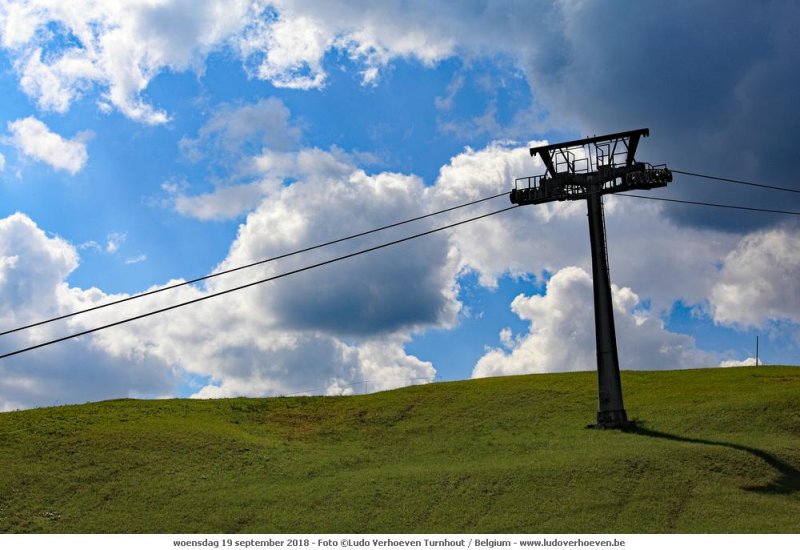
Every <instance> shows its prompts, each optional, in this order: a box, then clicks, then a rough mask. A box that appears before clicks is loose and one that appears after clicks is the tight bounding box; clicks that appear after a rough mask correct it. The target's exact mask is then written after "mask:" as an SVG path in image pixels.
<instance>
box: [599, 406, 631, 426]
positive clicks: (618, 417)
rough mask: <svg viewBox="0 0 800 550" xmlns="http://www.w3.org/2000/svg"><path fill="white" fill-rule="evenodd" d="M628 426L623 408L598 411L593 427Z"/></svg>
mask: <svg viewBox="0 0 800 550" xmlns="http://www.w3.org/2000/svg"><path fill="white" fill-rule="evenodd" d="M629 426H630V422H628V415H627V414H626V413H625V409H620V410H618V411H598V412H597V425H596V426H594V427H595V428H598V429H600V430H624V429H625V428H627V427H629Z"/></svg>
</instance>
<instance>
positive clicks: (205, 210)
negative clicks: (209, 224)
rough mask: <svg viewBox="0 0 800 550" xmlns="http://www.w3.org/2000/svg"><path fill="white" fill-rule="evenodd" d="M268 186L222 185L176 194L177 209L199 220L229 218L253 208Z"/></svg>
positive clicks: (254, 184)
mask: <svg viewBox="0 0 800 550" xmlns="http://www.w3.org/2000/svg"><path fill="white" fill-rule="evenodd" d="M267 190H268V188H265V186H264V185H262V184H259V183H253V184H244V185H235V186H233V187H221V188H219V189H216V190H215V191H213V192H210V193H204V194H202V195H184V194H177V195H175V196H174V206H175V211H176V212H178V213H179V214H183V215H184V216H189V217H191V218H196V219H198V220H206V221H208V220H227V219H233V218H237V217H239V216H240V215H242V214H243V213H245V212H248V211H250V210H253V209H254V208H256V206H258V204H259V203H260V202H261V198H262V197H263V196H264V195H265V194H266V192H267Z"/></svg>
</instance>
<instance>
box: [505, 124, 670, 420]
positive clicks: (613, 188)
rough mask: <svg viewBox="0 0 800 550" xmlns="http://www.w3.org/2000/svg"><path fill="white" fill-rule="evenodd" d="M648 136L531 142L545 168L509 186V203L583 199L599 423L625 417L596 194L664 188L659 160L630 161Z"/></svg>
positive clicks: (640, 133)
mask: <svg viewBox="0 0 800 550" xmlns="http://www.w3.org/2000/svg"><path fill="white" fill-rule="evenodd" d="M649 135H650V131H649V130H648V129H647V128H642V129H639V130H632V131H630V132H620V133H618V134H609V135H605V136H597V137H592V138H586V139H579V140H575V141H567V142H565V143H556V144H553V145H545V146H542V147H533V148H531V150H530V152H531V156H532V157H533V156H536V155H539V156H540V157H541V158H542V162H543V163H544V165H545V168H546V172H545V173H544V174H543V175H541V176H532V177H527V178H518V179H517V180H516V181H515V183H514V190H512V191H511V202H512V203H514V204H519V205H524V204H540V203H543V202H551V201H564V200H578V199H586V203H587V207H588V215H589V239H590V241H591V245H592V281H593V285H594V324H595V339H596V342H597V384H598V394H599V401H598V408H597V424H598V426H599V427H602V428H619V427H624V426H625V425H626V424H627V422H628V417H627V414H626V413H625V406H624V404H623V403H622V384H621V383H620V378H619V358H618V356H617V336H616V333H615V331H614V309H613V307H612V303H611V278H610V276H609V271H608V253H607V251H606V225H605V218H604V217H603V199H602V195H605V194H607V193H618V192H620V191H630V190H633V189H652V188H654V187H664V186H665V185H667V183H669V182H670V181H672V172H670V171H669V170H668V169H667V167H666V166H665V165H659V166H653V165H651V164H647V163H644V162H636V161H635V160H634V154H635V153H636V147H637V146H638V145H639V140H640V139H641V137H642V136H644V137H647V136H649Z"/></svg>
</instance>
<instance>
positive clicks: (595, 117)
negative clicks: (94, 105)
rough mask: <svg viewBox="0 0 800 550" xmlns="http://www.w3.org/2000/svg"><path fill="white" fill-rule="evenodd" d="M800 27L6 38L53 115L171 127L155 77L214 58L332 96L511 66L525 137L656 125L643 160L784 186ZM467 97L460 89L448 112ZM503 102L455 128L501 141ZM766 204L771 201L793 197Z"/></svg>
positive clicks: (409, 8)
mask: <svg viewBox="0 0 800 550" xmlns="http://www.w3.org/2000/svg"><path fill="white" fill-rule="evenodd" d="M509 14H513V17H511V18H509ZM798 17H800V5H798V4H797V3H796V2H791V1H779V2H771V3H769V4H768V5H767V6H762V5H761V4H759V3H753V2H734V3H732V4H731V5H729V6H727V9H726V10H725V13H723V14H720V13H719V9H718V6H717V5H716V4H715V3H714V2H707V1H700V2H692V3H690V4H687V3H659V2H638V3H636V5H633V6H631V5H628V4H627V3H619V2H617V3H614V2H612V3H611V5H610V6H609V5H608V3H607V2H547V1H543V0H541V1H529V2H522V3H520V2H516V1H513V0H508V1H506V2H492V3H490V4H489V5H482V6H477V5H476V6H463V5H460V4H449V3H443V4H435V5H434V4H431V3H430V2H425V1H411V2H380V3H375V2H365V1H358V2H355V1H352V0H348V1H346V2H333V1H327V0H326V1H320V0H303V1H293V2H286V1H284V0H276V1H273V2H269V3H251V2H247V1H245V0H237V1H235V2H227V1H225V2H223V1H221V0H203V1H199V2H187V1H186V0H171V1H167V2H159V3H157V4H152V3H140V2H113V3H109V2H94V1H90V0H84V1H82V2H68V3H57V4H53V3H51V2H47V1H46V0H29V1H21V2H15V3H13V4H10V5H6V6H3V7H2V8H0V39H1V40H2V45H3V46H4V47H5V48H6V49H7V50H8V51H9V52H10V53H11V58H12V61H13V66H14V69H15V71H16V72H17V73H18V75H19V79H20V85H21V87H22V89H23V90H24V91H25V92H26V93H27V94H29V95H30V96H31V97H33V98H35V99H36V100H37V102H38V103H39V105H40V106H41V107H42V108H45V109H51V110H56V111H59V112H64V111H65V110H66V109H68V108H69V106H70V105H71V103H72V102H73V101H75V100H76V99H77V98H79V97H81V96H82V95H84V94H88V93H90V92H93V91H97V92H99V93H100V97H101V99H100V104H101V107H102V108H104V109H118V110H119V111H121V112H122V113H124V114H125V115H126V116H129V117H131V118H134V119H136V120H140V121H142V122H145V123H149V124H158V123H163V122H165V121H166V120H168V114H167V113H166V112H165V111H164V110H162V109H159V108H157V107H155V106H152V105H150V104H149V103H148V102H147V101H146V99H145V92H146V89H147V87H148V85H149V83H150V82H151V81H152V79H153V78H154V77H155V76H156V75H158V74H159V73H161V72H163V71H168V70H169V71H185V70H195V71H197V72H202V70H203V65H204V62H205V59H206V57H207V56H208V55H209V54H210V53H212V52H215V51H219V50H222V49H226V48H229V49H230V50H229V51H231V52H233V54H234V55H238V56H239V57H240V58H241V59H242V61H243V63H244V65H245V67H246V69H247V70H248V72H249V74H250V75H251V76H252V77H254V78H260V79H265V80H269V81H270V82H271V83H272V84H273V85H275V86H282V87H288V88H297V89H311V88H319V87H322V86H324V85H325V82H326V78H327V71H328V70H329V68H326V59H327V62H328V63H331V61H330V57H332V56H330V54H331V53H332V52H335V53H338V54H340V55H344V56H347V57H348V58H350V59H351V60H352V61H354V62H355V63H356V64H357V65H358V66H359V67H360V69H359V70H360V71H361V73H362V77H363V82H364V83H365V84H370V85H374V84H375V83H377V82H378V81H379V79H380V73H381V71H382V70H383V68H384V67H385V66H386V65H388V64H390V63H391V62H392V61H393V60H395V59H413V60H416V61H418V62H420V63H422V64H424V65H427V66H432V65H434V64H436V63H438V62H440V61H442V60H444V59H448V58H450V57H452V56H456V55H457V56H459V57H460V58H462V59H464V60H466V61H467V62H470V61H471V60H475V59H487V58H488V59H499V58H502V59H504V60H507V62H508V64H509V65H510V66H512V67H514V68H515V70H519V71H520V74H522V75H524V77H525V78H526V79H527V81H528V84H529V87H530V90H531V92H532V95H533V98H534V99H533V100H532V102H531V103H530V104H528V105H523V106H521V107H520V108H519V112H518V113H517V115H516V116H515V118H516V119H518V120H525V123H526V125H527V127H528V130H527V131H529V132H536V133H539V134H541V133H545V132H547V131H549V130H553V129H556V130H560V131H565V130H570V131H575V130H577V131H579V132H580V133H587V134H599V133H605V132H609V131H619V130H622V129H626V128H636V127H642V126H649V127H651V128H652V130H653V135H654V137H656V136H657V141H656V140H653V143H652V144H649V143H647V142H644V143H643V144H642V155H641V156H642V157H643V158H644V157H646V158H647V160H653V161H668V162H671V163H673V165H674V166H675V167H679V168H683V169H686V170H690V171H692V170H693V171H700V172H704V171H705V172H709V173H713V174H717V175H725V174H729V175H733V176H735V177H740V178H742V177H749V178H751V179H756V178H757V179H759V180H766V181H775V182H778V183H780V182H785V180H787V179H788V178H790V177H791V176H792V175H793V170H794V154H793V152H792V149H791V148H790V147H781V146H777V144H780V143H792V141H793V138H794V136H795V135H796V134H797V129H798V127H800V119H799V118H798V116H800V115H799V114H798V110H797V109H796V108H795V94H794V93H793V91H794V90H796V89H797V88H798V86H799V85H800V80H798V79H800V71H798V70H797V68H798V66H797V56H796V55H794V52H796V51H797V50H798V49H800V44H799V43H798V40H800V34H798V33H797V32H794V30H793V26H792V25H793V22H794V21H796V20H797V19H798ZM398 21H402V22H403V24H402V25H398V24H397V22H398ZM534 27H535V28H536V29H537V31H536V32H533V33H532V32H531V30H530V29H531V28H534ZM599 43H602V44H603V54H602V55H598V53H597V44H599ZM326 56H327V57H326ZM457 88H458V78H456V79H454V80H453V82H452V83H451V86H450V87H449V89H448V90H446V91H445V94H444V95H443V96H441V97H440V98H439V100H438V105H439V107H440V108H442V109H444V108H447V106H448V105H450V104H451V101H452V94H453V93H454V92H455V91H457ZM765 104H768V105H770V108H769V109H764V108H763V106H764V105H765ZM493 108H494V107H493V106H492V104H491V103H490V104H488V105H487V106H486V109H485V112H484V115H483V116H481V117H478V118H476V119H475V120H473V121H470V122H468V123H466V124H456V125H455V126H453V127H452V128H451V129H453V130H455V131H458V132H467V133H475V132H479V133H481V134H483V133H485V132H489V135H496V132H499V131H502V127H501V126H500V125H498V124H497V120H496V116H495V114H494V112H493ZM451 126H452V125H451ZM444 127H447V125H445V126H444ZM732 151H733V152H735V154H731V152H732ZM719 190H720V187H719V186H717V185H713V184H709V183H706V184H704V185H692V186H690V185H684V186H678V187H676V188H675V191H674V193H676V194H677V195H679V196H682V197H690V198H695V199H705V200H708V199H718V198H719ZM748 192H749V191H748V190H746V189H738V188H730V189H727V191H726V199H728V200H729V201H731V202H733V199H740V200H741V201H742V202H745V203H748V204H749V203H751V201H752V200H753V195H748V194H747V193H748ZM759 200H760V201H761V204H763V205H765V206H776V205H778V204H779V203H780V201H781V200H782V199H781V198H780V197H777V196H767V195H762V196H760V197H759ZM666 211H667V212H668V213H670V215H671V216H673V217H674V219H676V220H678V221H679V222H680V223H682V224H683V223H690V224H693V225H700V226H715V227H724V228H726V229H727V230H733V231H737V232H740V233H741V232H742V231H745V230H747V229H752V228H753V227H755V226H759V225H769V224H772V223H773V222H774V219H771V218H759V217H756V216H748V217H747V218H745V219H742V217H741V216H740V215H739V214H734V213H728V212H724V211H721V212H717V213H715V214H714V215H708V214H707V212H705V211H701V210H697V209H694V208H692V207H688V206H679V205H671V206H669V207H668V208H667V209H666Z"/></svg>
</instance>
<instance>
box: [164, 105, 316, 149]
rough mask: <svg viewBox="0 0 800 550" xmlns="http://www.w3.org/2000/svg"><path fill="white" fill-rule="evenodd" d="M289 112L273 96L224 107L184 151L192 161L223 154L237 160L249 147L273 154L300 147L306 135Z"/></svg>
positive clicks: (186, 140) (186, 142)
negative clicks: (301, 139)
mask: <svg viewBox="0 0 800 550" xmlns="http://www.w3.org/2000/svg"><path fill="white" fill-rule="evenodd" d="M289 118H290V113H289V109H287V108H286V106H285V105H284V104H283V102H282V101H281V100H280V99H277V98H275V97H269V98H267V99H260V100H259V101H257V102H256V103H253V104H244V105H229V104H223V105H220V106H219V107H218V108H217V109H216V110H215V111H214V113H213V115H212V116H211V117H210V119H209V121H208V122H206V123H205V124H204V125H203V126H202V127H201V128H200V130H199V131H198V133H197V137H195V138H189V137H184V138H183V139H181V141H180V146H181V150H182V151H183V153H184V154H186V155H187V157H189V159H190V160H199V159H200V158H202V157H203V156H204V155H206V154H210V155H214V154H216V155H220V153H221V152H224V153H227V154H233V155H234V156H235V157H239V156H241V155H242V154H243V153H245V152H247V146H250V147H252V148H254V149H255V151H253V152H255V153H259V152H261V149H262V148H266V149H269V150H272V151H289V150H293V149H295V148H296V146H297V145H298V143H299V141H300V138H301V137H302V133H301V131H300V129H299V128H297V127H296V126H294V125H293V124H292V123H291V122H290V120H289Z"/></svg>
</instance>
